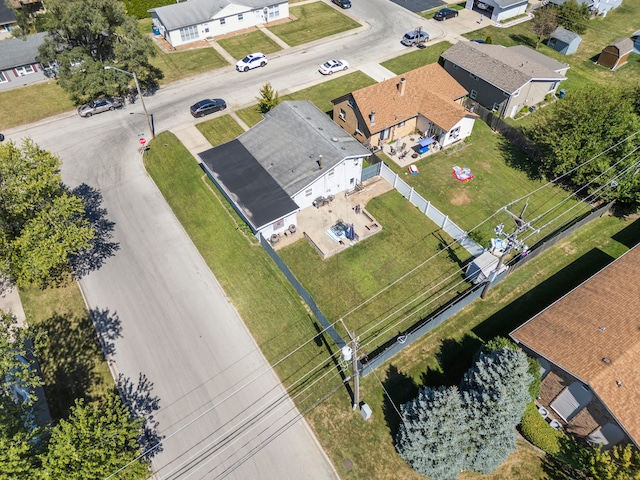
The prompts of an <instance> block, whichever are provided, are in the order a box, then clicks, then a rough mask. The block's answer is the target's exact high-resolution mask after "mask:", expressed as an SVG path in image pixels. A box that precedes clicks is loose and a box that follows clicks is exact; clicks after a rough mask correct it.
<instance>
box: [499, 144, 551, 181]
mask: <svg viewBox="0 0 640 480" xmlns="http://www.w3.org/2000/svg"><path fill="white" fill-rule="evenodd" d="M498 148H499V149H500V151H501V152H502V156H503V157H504V159H505V163H506V164H507V165H508V166H510V167H511V168H514V169H515V170H519V171H520V172H523V173H524V174H525V175H527V177H528V178H530V179H532V180H539V179H541V178H542V167H541V164H540V162H539V161H538V160H536V159H535V158H532V157H531V156H529V155H527V154H526V152H525V151H524V150H522V149H521V148H520V147H518V146H517V145H515V144H514V143H513V142H511V141H509V140H508V139H506V138H505V137H503V136H500V137H499V141H498Z"/></svg>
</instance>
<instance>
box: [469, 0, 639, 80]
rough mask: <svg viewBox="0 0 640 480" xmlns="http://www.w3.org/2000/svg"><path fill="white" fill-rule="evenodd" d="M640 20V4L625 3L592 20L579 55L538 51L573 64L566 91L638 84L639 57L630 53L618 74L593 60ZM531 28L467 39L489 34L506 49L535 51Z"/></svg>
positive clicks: (480, 32) (484, 32) (485, 31)
mask: <svg viewBox="0 0 640 480" xmlns="http://www.w3.org/2000/svg"><path fill="white" fill-rule="evenodd" d="M638 18H640V2H624V3H623V4H622V5H621V6H620V7H618V8H616V9H614V10H612V11H610V12H609V13H608V14H607V16H606V17H604V18H602V17H596V18H593V19H591V20H589V23H588V27H587V31H586V32H585V33H584V34H583V35H582V42H581V43H580V46H579V47H578V51H577V52H576V53H574V54H572V55H562V54H561V53H558V52H556V51H555V50H553V49H551V48H549V47H547V46H546V45H540V47H539V49H538V51H539V52H540V53H542V54H544V55H547V56H549V57H551V58H554V59H555V60H558V61H559V62H562V63H568V64H569V65H570V68H569V71H568V72H567V78H568V80H567V81H566V82H563V83H562V85H561V88H564V89H568V90H570V89H573V88H577V87H581V86H588V85H589V84H591V83H593V82H597V83H599V84H601V85H610V84H613V83H618V84H619V83H636V82H637V81H638V80H637V79H638V78H639V77H640V55H634V54H631V56H630V57H629V62H628V63H627V65H625V66H624V67H622V68H620V69H619V70H616V71H615V72H612V71H611V70H609V69H607V68H605V67H602V66H599V65H596V64H595V63H594V61H595V60H596V58H597V56H598V55H599V54H600V52H601V51H602V49H603V48H604V47H606V46H607V45H608V44H609V43H612V42H615V41H616V40H618V39H620V38H624V37H630V36H631V35H632V34H633V32H635V31H636V30H638V28H640V27H639V26H638ZM530 25H531V23H530V22H524V23H520V24H518V25H515V26H513V27H510V28H497V27H486V28H483V29H482V30H476V31H475V32H472V33H469V34H466V35H464V36H465V37H467V38H470V39H473V38H481V39H484V38H486V37H487V36H489V35H490V36H491V38H492V40H493V43H494V44H499V45H506V46H512V45H519V44H523V45H527V46H529V47H531V48H535V46H536V38H535V35H534V34H533V33H532V32H531V27H530ZM545 43H546V41H545Z"/></svg>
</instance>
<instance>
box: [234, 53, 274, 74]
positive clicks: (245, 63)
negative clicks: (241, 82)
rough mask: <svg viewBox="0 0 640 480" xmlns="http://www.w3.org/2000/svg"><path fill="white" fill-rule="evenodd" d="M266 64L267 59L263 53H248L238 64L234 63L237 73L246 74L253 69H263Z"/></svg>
mask: <svg viewBox="0 0 640 480" xmlns="http://www.w3.org/2000/svg"><path fill="white" fill-rule="evenodd" d="M266 64H267V57H266V56H265V54H264V53H260V52H257V53H250V54H249V55H247V56H246V57H244V58H243V59H242V60H240V61H239V62H238V63H236V70H238V71H239V72H247V71H249V70H251V69H253V68H258V67H264V66H265V65H266Z"/></svg>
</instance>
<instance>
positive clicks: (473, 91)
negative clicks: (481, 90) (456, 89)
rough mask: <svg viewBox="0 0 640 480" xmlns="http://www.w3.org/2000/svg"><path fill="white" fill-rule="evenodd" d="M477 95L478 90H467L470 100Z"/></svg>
mask: <svg viewBox="0 0 640 480" xmlns="http://www.w3.org/2000/svg"><path fill="white" fill-rule="evenodd" d="M477 96H478V92H476V91H475V90H471V92H469V98H470V99H471V100H475V99H476V97H477Z"/></svg>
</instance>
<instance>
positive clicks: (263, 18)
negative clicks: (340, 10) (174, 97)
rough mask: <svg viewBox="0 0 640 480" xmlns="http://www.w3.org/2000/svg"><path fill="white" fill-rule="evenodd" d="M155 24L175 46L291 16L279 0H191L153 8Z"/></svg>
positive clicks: (287, 4) (163, 35) (285, 5)
mask: <svg viewBox="0 0 640 480" xmlns="http://www.w3.org/2000/svg"><path fill="white" fill-rule="evenodd" d="M150 12H151V18H152V20H153V25H154V27H156V28H157V29H158V30H159V31H160V35H162V37H164V39H165V40H166V41H167V42H169V43H170V44H171V46H173V47H179V46H181V45H185V44H188V43H191V42H196V41H198V40H205V39H207V38H212V37H217V36H220V35H225V34H227V33H232V32H237V31H241V30H245V29H247V28H251V27H255V26H257V25H263V24H266V23H269V22H273V21H275V20H280V19H283V18H288V17H289V3H288V2H287V1H280V0H188V1H186V2H182V3H176V4H175V5H167V6H164V7H158V8H153V9H151V10H150Z"/></svg>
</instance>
